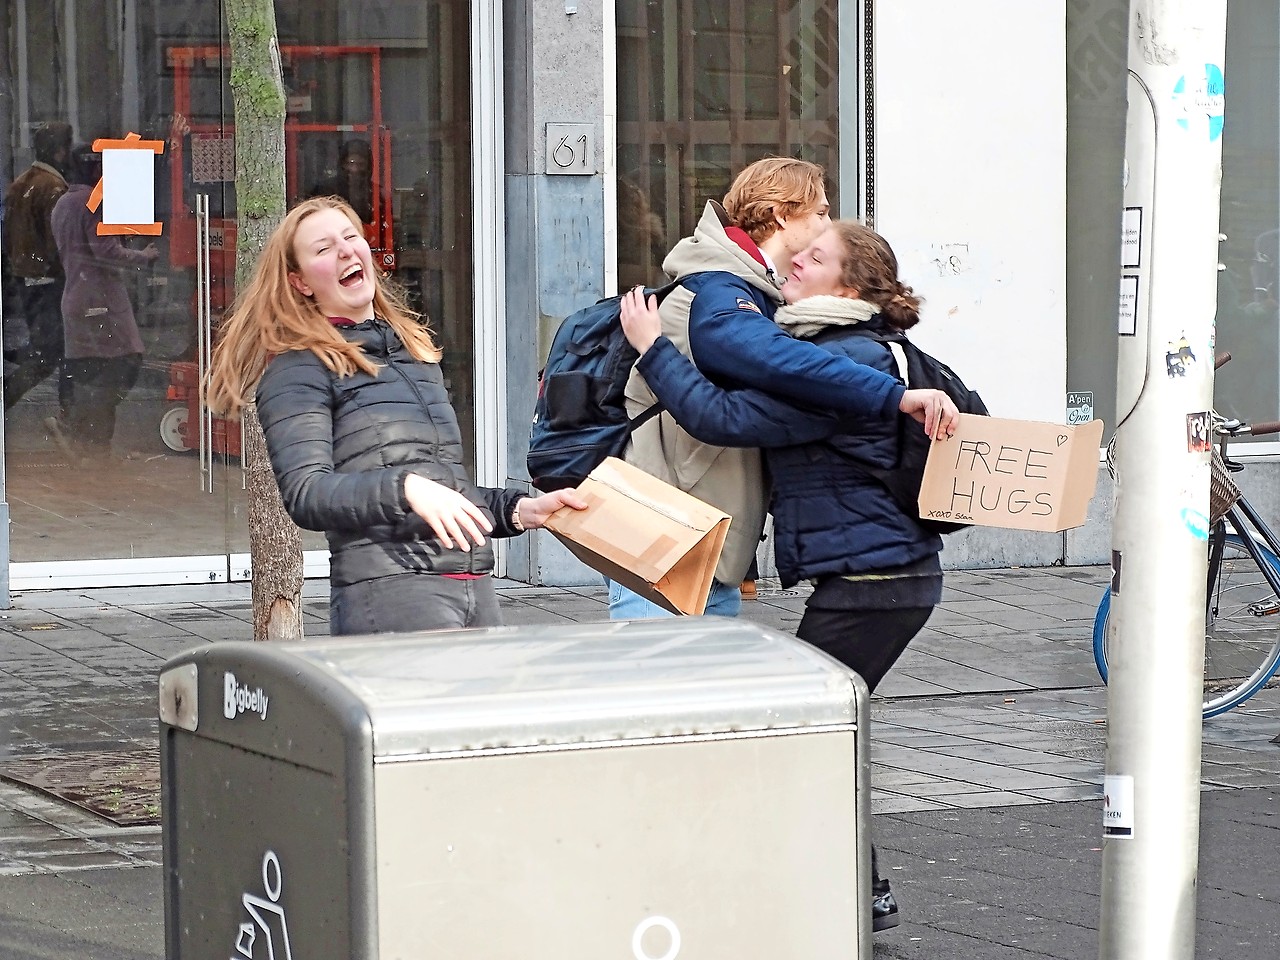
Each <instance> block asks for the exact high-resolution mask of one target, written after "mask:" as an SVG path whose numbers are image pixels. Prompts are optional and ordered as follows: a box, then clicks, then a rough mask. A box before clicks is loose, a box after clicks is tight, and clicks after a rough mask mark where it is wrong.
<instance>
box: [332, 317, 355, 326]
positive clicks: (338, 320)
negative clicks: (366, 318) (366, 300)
mask: <svg viewBox="0 0 1280 960" xmlns="http://www.w3.org/2000/svg"><path fill="white" fill-rule="evenodd" d="M329 322H330V323H332V324H333V325H334V326H335V327H354V326H355V325H356V322H355V321H354V320H352V319H351V318H350V317H329Z"/></svg>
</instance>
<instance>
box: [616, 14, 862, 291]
mask: <svg viewBox="0 0 1280 960" xmlns="http://www.w3.org/2000/svg"><path fill="white" fill-rule="evenodd" d="M839 6H840V4H839V3H838V0H784V2H777V0H744V2H741V3H730V4H714V3H701V2H696V0H619V2H618V4H617V24H618V284H619V287H620V288H623V289H625V288H626V287H628V286H632V285H634V284H637V283H652V282H654V281H656V280H658V279H660V278H661V274H662V269H661V267H662V259H663V257H664V256H665V255H666V251H667V250H668V249H669V248H670V247H671V246H673V245H674V244H675V242H676V241H677V240H679V239H680V238H681V237H682V236H685V235H687V234H689V233H691V232H692V231H693V228H694V226H695V224H696V223H697V220H698V217H699V216H700V215H701V213H702V208H703V206H704V205H705V204H706V202H707V200H711V199H716V200H718V199H720V198H721V197H722V196H724V193H725V191H726V190H727V189H728V187H729V184H730V182H731V181H732V180H733V177H734V175H735V174H736V173H737V172H738V171H739V170H741V169H742V168H743V167H744V166H746V165H747V164H748V163H751V162H752V161H754V160H757V159H759V158H760V157H763V156H769V155H779V154H780V155H789V156H797V157H802V158H804V159H806V160H812V161H814V162H816V163H820V164H822V165H823V166H824V167H825V168H826V169H827V172H828V178H829V182H828V186H827V194H828V197H829V199H830V200H831V203H832V208H833V210H837V211H838V210H839V197H838V190H837V184H838V182H839V168H838V164H839V162H840V156H839V143H840V136H839V119H840V118H839V110H838V107H839V87H838V83H839V61H838V57H837V51H838V46H839V44H838V39H839V37H838V34H839V16H838V12H839V10H838V8H839Z"/></svg>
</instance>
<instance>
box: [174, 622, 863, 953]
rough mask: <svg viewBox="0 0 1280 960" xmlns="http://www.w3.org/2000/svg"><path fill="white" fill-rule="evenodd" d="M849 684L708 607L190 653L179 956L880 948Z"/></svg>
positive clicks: (821, 659)
mask: <svg viewBox="0 0 1280 960" xmlns="http://www.w3.org/2000/svg"><path fill="white" fill-rule="evenodd" d="M866 701H867V692H866V687H865V685H864V684H863V683H862V681H861V680H860V679H859V678H857V677H856V676H854V675H853V674H852V673H850V672H849V671H848V670H846V669H845V668H844V667H842V666H841V665H840V664H838V663H836V662H835V661H833V660H830V659H828V658H827V657H825V656H824V655H822V654H821V653H819V652H817V651H815V650H813V649H812V648H810V647H808V646H806V645H804V644H802V643H799V642H797V641H795V640H794V639H792V638H790V637H785V636H782V635H781V634H778V633H774V632H772V631H769V630H764V629H762V628H759V627H756V626H753V625H751V624H747V623H742V622H738V621H732V620H721V619H717V618H690V619H672V620H655V621H644V622H631V623H599V624H584V625H570V626H567V627H566V626H539V627H506V628H500V629H492V630H478V631H456V632H454V631H450V632H443V633H423V634H411V635H401V636H395V637H378V638H360V639H339V640H324V641H318V642H314V643H305V644H296V645H272V644H254V643H215V644H212V645H210V646H208V647H205V648H202V649H200V650H198V651H194V652H191V653H187V654H184V655H182V656H180V657H177V658H175V659H173V660H172V661H170V662H169V663H167V664H166V665H165V668H164V669H163V671H162V673H161V676H160V719H161V726H160V737H161V773H162V784H163V790H162V793H163V798H162V799H163V810H164V821H163V822H164V829H163V836H164V867H165V928H166V942H167V957H168V960H204V958H207V960H228V958H231V960H236V958H245V960H295V958H296V960H328V958H333V960H339V958H341V960H366V958H381V960H408V958H433V957H447V958H451V960H553V958H554V960H606V958H622V960H631V958H633V957H634V958H636V960H753V958H759V960H787V958H795V960H837V958H840V960H846V958H852V957H866V958H869V957H870V956H871V950H870V914H869V906H868V905H869V902H870V881H869V869H870V866H869V862H868V861H869V847H868V845H867V842H866V839H867V838H866V834H865V825H866V823H867V817H868V808H869V793H868V790H869V787H868V774H867V770H868V751H867V740H866V736H867V702H866Z"/></svg>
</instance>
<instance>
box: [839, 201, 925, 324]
mask: <svg viewBox="0 0 1280 960" xmlns="http://www.w3.org/2000/svg"><path fill="white" fill-rule="evenodd" d="M831 229H832V231H834V232H835V234H836V236H838V237H839V238H840V242H841V244H842V245H843V247H844V252H843V254H842V256H841V260H840V283H841V285H842V286H845V287H848V288H850V289H852V290H856V291H858V298H859V299H861V300H865V301H867V302H868V303H874V304H875V305H876V306H877V307H879V308H880V313H881V315H882V316H883V317H884V318H885V319H886V320H887V321H889V323H890V324H891V325H892V326H894V327H896V328H897V329H899V330H909V329H911V328H912V327H914V326H915V325H916V324H917V323H919V322H920V304H921V303H922V302H923V301H922V300H921V299H920V297H918V296H916V295H915V292H914V291H913V290H912V289H911V288H910V287H909V286H907V285H906V284H905V283H903V282H902V281H901V280H899V279H898V258H897V256H895V255H894V252H893V248H892V247H891V246H889V241H888V240H886V239H885V238H884V237H882V236H880V234H878V233H876V232H875V231H874V230H872V229H871V228H870V227H867V226H864V225H863V224H861V223H858V222H857V221H856V220H835V221H832V223H831Z"/></svg>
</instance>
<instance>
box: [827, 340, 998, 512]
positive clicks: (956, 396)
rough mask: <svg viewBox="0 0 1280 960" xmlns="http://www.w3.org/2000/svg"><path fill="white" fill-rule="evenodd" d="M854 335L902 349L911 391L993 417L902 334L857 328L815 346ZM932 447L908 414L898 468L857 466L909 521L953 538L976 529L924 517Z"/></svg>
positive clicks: (902, 421)
mask: <svg viewBox="0 0 1280 960" xmlns="http://www.w3.org/2000/svg"><path fill="white" fill-rule="evenodd" d="M824 333H826V332H825V331H824ZM850 333H853V334H857V335H858V336H861V337H867V338H869V339H871V340H876V341H878V342H880V343H883V344H884V345H885V348H886V349H887V350H889V351H890V352H891V353H892V352H893V347H892V346H890V345H891V344H897V345H899V346H900V347H901V348H902V353H903V355H904V356H905V359H906V365H907V370H906V374H907V387H908V388H909V389H912V390H941V391H942V392H944V393H945V394H946V395H947V396H949V397H950V398H951V399H952V401H953V402H954V403H955V405H956V408H957V409H958V410H959V411H960V412H961V413H972V414H977V415H978V416H983V417H989V416H990V415H991V414H990V412H989V411H988V410H987V405H986V404H985V403H983V402H982V398H981V397H980V396H978V394H977V393H976V392H974V391H973V390H970V389H969V388H968V387H966V386H965V385H964V381H963V380H961V379H960V378H959V377H958V376H957V375H956V372H955V371H954V370H952V369H951V368H950V367H948V366H947V365H946V364H945V363H943V362H942V361H941V360H938V359H937V358H936V357H932V356H930V355H929V354H927V353H925V352H924V351H923V350H921V349H920V348H919V347H917V346H916V345H915V344H914V343H912V342H911V341H910V340H908V339H907V336H906V334H904V333H899V332H896V331H888V330H874V329H866V328H864V327H863V326H862V325H861V324H859V325H857V326H855V327H839V328H836V329H833V330H831V331H830V332H829V333H827V335H826V336H819V337H816V338H814V341H815V342H821V341H822V340H823V339H827V338H830V337H833V336H845V335H847V334H850ZM895 360H896V357H895ZM932 444H933V441H932V440H930V439H929V437H928V436H927V435H926V434H925V432H924V428H923V427H922V426H921V425H920V424H919V422H917V421H916V420H914V419H912V418H911V417H909V416H907V415H906V414H905V413H900V414H898V454H899V455H898V463H897V465H896V466H893V467H880V466H875V465H873V464H862V463H859V467H860V468H861V469H863V470H865V471H866V472H867V473H869V474H870V475H871V476H873V477H875V478H876V479H877V480H879V481H880V482H881V483H882V484H884V486H885V489H887V490H888V491H889V493H890V495H891V496H892V497H893V499H894V501H895V502H896V503H897V504H898V506H899V507H901V508H902V510H903V512H904V513H906V514H907V515H908V516H910V517H915V518H916V519H917V520H918V521H919V523H920V525H921V526H922V527H924V528H925V529H926V530H928V531H930V532H931V533H955V532H956V531H957V530H963V529H964V528H965V527H970V526H972V524H969V523H955V522H953V521H950V520H931V519H927V518H924V517H921V516H920V482H921V480H923V479H924V463H925V460H927V459H928V457H929V448H930V447H931V446H932Z"/></svg>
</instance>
